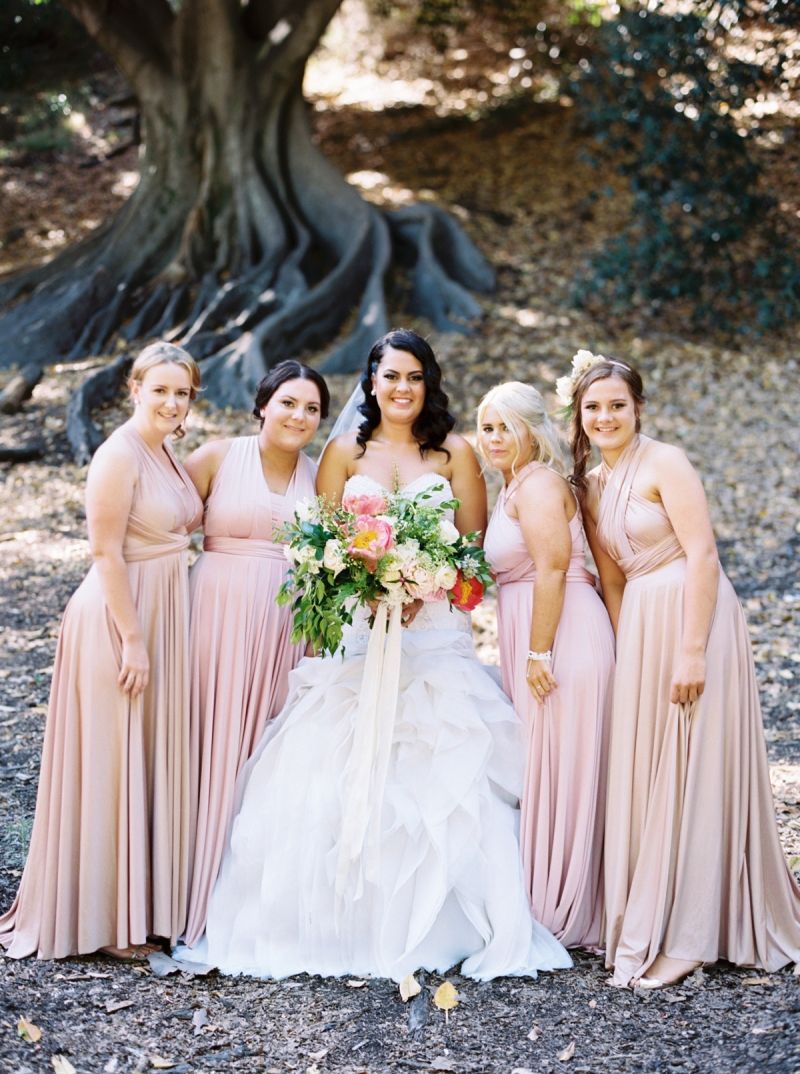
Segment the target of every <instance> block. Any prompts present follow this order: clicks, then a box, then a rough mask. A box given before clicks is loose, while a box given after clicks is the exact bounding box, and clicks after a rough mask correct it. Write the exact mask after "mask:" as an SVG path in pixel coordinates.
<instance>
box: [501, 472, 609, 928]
mask: <svg viewBox="0 0 800 1074" xmlns="http://www.w3.org/2000/svg"><path fill="white" fill-rule="evenodd" d="M541 465H542V464H541V463H537V462H532V463H529V464H528V465H527V466H525V467H523V468H522V469H521V470H520V472H519V474H518V475H517V476H516V477H515V478H514V479H513V480H512V481H511V482H510V483H509V485H508V486H507V487H506V488H503V489H501V491H500V495H499V496H498V499H497V503H496V505H495V508H494V511H493V513H492V517H491V520H490V522H489V527H488V529H487V531H486V542H485V545H484V548H485V551H486V555H487V557H488V559H489V562H490V563H491V565H492V567H493V569H494V571H495V573H496V577H497V625H498V634H499V642H500V666H501V670H502V674H503V688H504V689H505V691H506V693H507V694H508V695H509V697H510V698H511V700H512V701H513V703H514V707H515V709H516V710H517V713H518V715H519V716H520V718H521V720H522V723H523V726H524V728H525V733H526V758H527V761H526V770H525V779H524V783H523V790H522V800H521V820H520V850H521V852H522V863H523V871H524V875H525V886H526V888H527V891H528V895H529V898H530V901H531V909H532V911H533V915H534V917H535V918H536V919H537V921H541V923H542V924H543V925H544V926H545V928H548V929H550V931H551V932H552V933H553V934H554V935H555V936H556V937H557V938H558V939H559V940H560V941H561V942H562V943H563V944H564V945H565V946H566V947H598V946H599V945H600V944H601V941H602V924H603V870H602V865H603V815H604V809H605V782H606V765H607V740H608V727H609V722H610V716H611V682H612V677H613V671H614V633H613V631H612V629H611V623H610V621H609V618H608V613H607V612H606V609H605V607H604V605H603V602H602V601H601V599H600V597H599V595H598V593H597V590H596V588H595V580H594V576H593V575H592V574H590V573H589V571H587V570H586V567H585V561H586V544H585V537H584V533H583V523H582V520H581V514H580V510H576V512H575V514H574V515H573V517H572V519H571V520H570V522H569V531H570V536H571V539H572V551H571V555H570V561H569V567H568V569H567V573H566V585H565V589H564V603H563V606H562V610H561V618H560V619H559V623H558V629H557V630H556V636H555V640H554V642H553V647H552V648H553V664H552V671H553V675H554V677H555V679H556V682H557V683H558V687H557V688H556V689H555V690H554V691H553V692H552V693H550V694H549V695H548V696H547V698H546V699H545V700H544V702H538V701H537V700H536V699H535V698H534V696H533V694H532V693H531V689H530V686H529V685H528V682H527V679H526V670H527V654H528V649H529V648H530V629H531V621H532V618H533V607H534V589H533V586H534V582H535V581H536V568H535V567H534V564H533V561H532V559H531V556H530V553H529V552H528V549H527V546H526V544H525V538H524V536H523V533H522V528H521V526H520V523H519V521H518V519H516V518H512V517H511V516H510V515H509V514H508V507H509V504H510V502H511V501H512V500H513V497H514V496H515V494H516V493H517V492H518V491H519V489H520V487H521V486H522V484H523V483H524V482H525V480H526V479H527V478H528V477H529V476H530V475H531V474H532V473H533V472H534V471H535V470H536V469H537V468H539V467H540V466H541Z"/></svg>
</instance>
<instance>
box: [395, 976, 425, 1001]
mask: <svg viewBox="0 0 800 1074" xmlns="http://www.w3.org/2000/svg"><path fill="white" fill-rule="evenodd" d="M399 987H400V999H402V1001H403V1003H408V1001H409V1000H410V999H411V998H412V997H413V996H418V995H419V994H420V992H421V991H422V989H421V987H420V984H419V981H418V980H417V979H416V977H415V976H414V974H413V973H409V975H408V977H404V978H403V980H402V981H401V982H400V986H399Z"/></svg>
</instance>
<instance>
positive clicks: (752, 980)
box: [741, 977, 775, 988]
mask: <svg viewBox="0 0 800 1074" xmlns="http://www.w3.org/2000/svg"><path fill="white" fill-rule="evenodd" d="M741 983H742V984H743V985H767V986H768V987H770V988H771V987H772V986H773V985H774V984H775V982H774V981H773V980H772V978H771V977H743V978H742V980H741Z"/></svg>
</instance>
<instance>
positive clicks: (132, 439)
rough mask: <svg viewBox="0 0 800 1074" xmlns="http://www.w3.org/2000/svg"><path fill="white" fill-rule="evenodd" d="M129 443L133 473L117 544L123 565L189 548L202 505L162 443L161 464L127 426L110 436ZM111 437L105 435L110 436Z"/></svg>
mask: <svg viewBox="0 0 800 1074" xmlns="http://www.w3.org/2000/svg"><path fill="white" fill-rule="evenodd" d="M116 437H120V438H123V439H124V440H126V441H127V442H128V443H129V444H131V445H132V446H133V448H134V451H135V453H136V459H137V464H138V474H137V480H136V486H135V488H134V493H133V501H132V503H131V510H130V514H129V516H128V525H127V529H126V531H125V538H124V540H123V545H122V554H123V556H124V558H125V561H126V562H127V563H137V562H141V561H143V560H148V559H158V558H159V557H160V556H168V555H174V554H175V553H176V552H183V551H185V550H186V549H187V548H188V547H189V534H190V533H191V532H192V530H194V529H196V528H197V527H198V526H199V525H200V516H201V513H202V510H203V505H202V503H201V501H200V497H199V496H198V495H197V491H196V489H195V487H194V485H193V484H192V481H191V478H190V477H189V475H188V474H187V472H186V471H185V470H184V468H183V467H182V466H181V464H180V463H179V462H178V460H177V459H176V457H175V454H174V452H173V450H172V448H171V446H170V445H169V444H168V443H165V444H164V452H165V455H164V459H165V460H166V461H167V462H168V464H169V465H167V466H165V465H164V463H163V462H162V461H160V459H159V456H158V455H157V454H156V452H154V451H153V449H152V448H150V447H148V445H147V444H146V443H145V441H144V440H143V438H142V436H141V435H140V434H139V433H138V432H137V431H136V429H135V428H134V427H133V426H132V425H131V424H130V423H128V424H126V425H123V426H121V427H120V428H119V429H117V430H116V431H115V432H113V433H112V434H111V438H116ZM111 438H110V439H111Z"/></svg>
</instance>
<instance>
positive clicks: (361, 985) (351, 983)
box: [347, 977, 367, 988]
mask: <svg viewBox="0 0 800 1074" xmlns="http://www.w3.org/2000/svg"><path fill="white" fill-rule="evenodd" d="M366 984H367V982H366V981H360V980H358V979H357V978H356V977H353V978H352V980H350V981H348V982H347V987H348V988H364V987H365V986H366Z"/></svg>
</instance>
